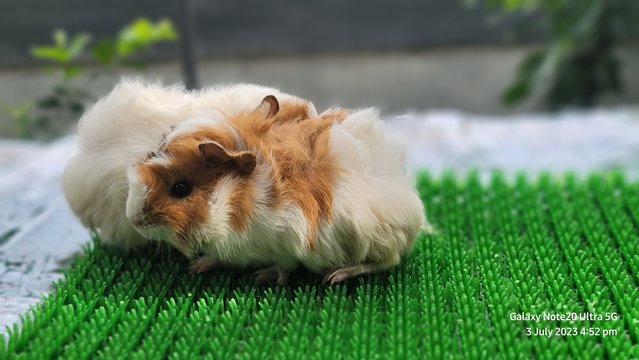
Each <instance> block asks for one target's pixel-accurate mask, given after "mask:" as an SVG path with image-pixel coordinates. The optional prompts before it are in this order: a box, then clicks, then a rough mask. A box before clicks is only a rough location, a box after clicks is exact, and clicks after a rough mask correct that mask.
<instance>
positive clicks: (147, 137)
mask: <svg viewBox="0 0 639 360" xmlns="http://www.w3.org/2000/svg"><path fill="white" fill-rule="evenodd" d="M269 94H274V95H276V96H278V98H279V97H282V98H283V99H287V101H290V102H292V103H296V102H301V103H305V106H306V108H307V109H308V111H309V113H310V114H312V115H314V114H315V109H314V108H313V106H312V104H310V103H308V102H306V101H304V100H302V99H299V98H296V97H294V96H291V95H287V94H283V93H280V92H279V91H277V90H275V89H271V88H267V87H262V86H257V85H248V84H239V85H232V86H219V87H211V88H207V89H203V90H200V91H193V92H187V91H185V90H184V88H183V87H180V86H174V87H163V86H160V85H158V84H151V83H145V82H144V81H141V80H135V79H130V80H126V79H125V80H123V81H121V82H120V83H119V84H118V85H117V86H116V87H115V88H114V89H113V90H112V91H111V93H110V94H109V95H107V96H105V97H104V98H102V99H101V100H100V101H98V102H97V103H96V104H95V105H94V106H92V107H91V108H90V109H88V110H87V111H86V113H85V114H84V115H83V116H82V118H81V119H80V122H79V124H78V130H77V143H78V151H77V152H76V154H75V155H74V156H73V157H72V158H71V159H70V161H69V162H68V164H67V166H66V169H65V171H64V174H63V178H62V184H63V189H64V193H65V195H66V198H67V201H68V202H69V204H70V206H71V208H72V210H73V211H74V213H75V214H76V215H77V216H78V218H79V219H80V221H81V222H82V223H83V224H84V225H85V226H86V227H88V228H90V229H93V230H95V231H97V232H98V233H99V234H100V237H101V238H102V240H103V242H104V243H107V244H113V245H117V246H120V247H124V248H133V247H136V246H139V245H142V244H144V243H146V242H148V241H149V240H150V239H149V238H146V237H144V236H142V235H141V234H140V233H139V232H138V231H136V229H135V228H134V226H133V225H132V224H131V222H130V221H129V219H127V217H126V212H125V210H126V202H127V196H128V193H129V179H128V178H127V169H129V168H130V167H131V166H133V165H134V164H135V162H137V161H138V160H139V159H141V158H143V157H144V156H146V154H148V153H149V152H151V151H153V150H155V149H157V147H158V144H159V143H160V142H161V139H162V136H163V135H164V134H166V133H167V132H168V131H169V130H170V129H171V127H172V126H176V125H178V124H180V123H181V122H184V121H185V120H187V119H193V118H201V119H206V118H215V119H217V118H221V117H224V116H236V115H237V114H240V113H243V112H245V111H247V110H252V109H254V108H255V106H256V105H255V104H259V102H260V101H261V100H262V99H263V98H264V97H265V96H267V95H269ZM191 123H192V121H191ZM167 210H168V209H167ZM184 216H189V215H186V214H185V215H184Z"/></svg>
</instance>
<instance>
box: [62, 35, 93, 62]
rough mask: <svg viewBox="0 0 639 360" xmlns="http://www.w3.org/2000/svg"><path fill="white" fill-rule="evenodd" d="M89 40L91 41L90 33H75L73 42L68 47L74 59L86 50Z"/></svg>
mask: <svg viewBox="0 0 639 360" xmlns="http://www.w3.org/2000/svg"><path fill="white" fill-rule="evenodd" d="M89 41H91V36H90V35H88V34H85V33H81V34H77V35H75V36H74V37H73V39H72V40H71V44H69V47H68V48H67V51H68V52H69V56H70V57H71V58H72V59H73V58H76V57H77V56H78V55H80V54H81V53H82V52H83V51H84V49H85V48H86V46H87V44H88V43H89Z"/></svg>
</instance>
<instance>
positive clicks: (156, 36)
mask: <svg viewBox="0 0 639 360" xmlns="http://www.w3.org/2000/svg"><path fill="white" fill-rule="evenodd" d="M177 38H178V35H177V32H176V31H175V29H174V28H173V24H172V23H171V21H170V20H167V19H162V20H159V21H158V22H157V23H155V24H154V23H152V22H151V21H150V20H149V19H147V18H139V19H136V20H135V21H134V22H133V23H131V25H129V26H127V27H125V28H124V29H122V31H120V34H119V36H118V39H117V42H116V50H117V53H118V55H119V56H121V57H127V56H131V55H133V54H135V53H136V52H138V51H140V50H143V49H146V48H148V47H150V46H151V45H153V44H155V43H157V42H161V41H174V40H176V39H177Z"/></svg>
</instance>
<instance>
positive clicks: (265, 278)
mask: <svg viewBox="0 0 639 360" xmlns="http://www.w3.org/2000/svg"><path fill="white" fill-rule="evenodd" d="M289 273H290V271H287V270H284V269H282V268H280V267H278V266H271V267H270V268H266V269H262V270H258V271H256V272H255V273H254V274H253V275H255V283H256V284H258V285H262V284H269V283H276V284H277V285H286V283H287V282H288V275H289Z"/></svg>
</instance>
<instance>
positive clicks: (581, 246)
mask: <svg viewBox="0 0 639 360" xmlns="http://www.w3.org/2000/svg"><path fill="white" fill-rule="evenodd" d="M418 188H419V191H420V192H421V194H422V199H423V201H424V202H425V204H426V209H427V211H428V214H429V218H430V219H431V221H432V222H433V223H434V224H435V226H436V227H437V228H438V229H439V231H438V233H437V234H435V235H428V236H426V235H422V236H421V237H420V238H419V241H418V242H417V244H416V246H415V249H414V251H413V252H412V253H411V254H410V255H409V256H408V257H407V258H406V259H404V261H403V262H402V264H401V265H400V266H399V267H397V268H395V269H393V270H391V271H389V272H386V273H382V274H377V275H374V276H366V277H362V278H358V279H353V280H350V281H348V282H346V283H345V284H339V285H336V286H332V287H330V286H323V285H321V284H320V277H319V276H316V275H313V274H309V273H306V272H304V271H297V272H296V273H294V274H292V277H291V279H292V280H291V283H290V284H289V285H288V286H286V287H277V286H273V287H268V286H258V287H256V286H254V285H253V279H252V277H251V275H250V272H247V271H233V270H227V271H225V272H222V273H214V274H204V275H201V276H197V275H190V274H189V273H188V271H187V268H188V265H187V263H186V261H185V260H183V259H182V258H181V257H180V256H176V255H175V254H173V255H167V254H164V255H146V256H145V255H142V254H140V253H134V254H118V253H116V252H114V251H112V250H108V249H105V248H103V247H100V246H93V248H92V249H91V250H89V251H88V252H87V255H86V256H82V257H80V258H78V259H77V261H76V262H75V264H74V265H73V266H72V267H71V268H70V269H69V270H68V271H67V273H66V277H65V280H64V281H61V282H59V283H57V284H55V287H54V288H55V290H54V292H53V293H52V294H50V295H48V296H46V297H45V298H44V299H43V301H42V303H41V304H40V305H39V306H38V307H37V308H34V309H32V311H30V312H29V313H27V314H26V315H25V316H24V318H23V319H22V321H21V324H20V325H15V326H14V327H13V329H11V331H10V333H9V335H8V338H7V339H5V341H0V354H1V355H0V358H3V359H4V358H51V357H61V358H69V359H82V358H105V359H116V358H123V359H124V358H126V359H157V358H167V357H168V358H185V359H186V358H197V357H210V358H217V359H228V358H254V359H265V358H269V359H270V358H274V359H307V358H310V359H330V360H334V359H342V358H345V359H374V358H379V359H390V358H398V359H409V358H425V357H428V358H449V357H454V358H489V357H494V356H496V355H502V357H504V358H529V357H531V356H536V357H541V358H548V359H557V358H561V357H569V356H572V357H579V358H583V357H587V358H589V357H592V358H602V357H607V358H618V359H625V358H636V357H639V347H638V346H637V340H638V338H639V184H638V183H633V182H628V181H626V180H625V179H624V178H623V176H621V175H618V174H613V175H605V176H604V175H594V176H591V177H589V178H587V179H585V180H579V179H577V178H576V177H574V176H570V175H568V176H564V177H560V178H552V177H551V176H549V175H542V176H541V177H540V178H538V179H535V180H533V181H531V180H528V179H527V178H526V177H525V176H519V177H517V178H516V179H514V180H513V181H506V180H505V179H504V177H503V176H501V175H499V174H496V175H494V176H493V177H492V179H490V180H489V181H487V182H485V183H483V184H482V182H480V180H479V177H478V176H477V175H476V174H471V175H470V176H469V177H468V178H466V179H465V180H458V179H457V178H455V177H454V176H453V175H450V174H449V175H445V176H443V177H442V178H438V179H433V178H431V177H429V176H428V175H425V174H422V175H420V176H419V180H418ZM148 253H154V251H148Z"/></svg>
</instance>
